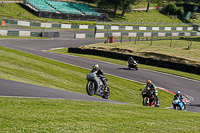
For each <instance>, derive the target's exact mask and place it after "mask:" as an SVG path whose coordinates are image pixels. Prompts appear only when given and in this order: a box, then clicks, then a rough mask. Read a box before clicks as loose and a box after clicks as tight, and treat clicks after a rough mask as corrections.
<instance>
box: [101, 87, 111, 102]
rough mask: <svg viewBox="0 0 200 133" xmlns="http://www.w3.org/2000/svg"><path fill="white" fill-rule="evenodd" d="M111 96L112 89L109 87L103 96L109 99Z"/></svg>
mask: <svg viewBox="0 0 200 133" xmlns="http://www.w3.org/2000/svg"><path fill="white" fill-rule="evenodd" d="M109 97H110V89H109V88H108V87H107V92H104V95H103V96H102V98H104V99H108V98H109Z"/></svg>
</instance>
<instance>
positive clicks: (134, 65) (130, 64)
mask: <svg viewBox="0 0 200 133" xmlns="http://www.w3.org/2000/svg"><path fill="white" fill-rule="evenodd" d="M127 66H128V68H129V69H135V70H138V67H137V62H136V61H134V62H129V61H128V63H127Z"/></svg>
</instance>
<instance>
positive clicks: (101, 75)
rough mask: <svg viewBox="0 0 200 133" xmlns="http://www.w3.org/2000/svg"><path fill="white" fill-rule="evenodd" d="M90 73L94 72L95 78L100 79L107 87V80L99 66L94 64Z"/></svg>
mask: <svg viewBox="0 0 200 133" xmlns="http://www.w3.org/2000/svg"><path fill="white" fill-rule="evenodd" d="M91 72H92V73H93V72H95V73H96V75H97V76H98V77H99V78H100V80H101V81H102V82H103V84H104V85H105V86H107V84H106V81H107V79H106V77H105V75H104V73H103V71H102V70H101V69H100V68H99V65H98V64H94V65H93V67H92V71H91ZM105 88H107V87H105Z"/></svg>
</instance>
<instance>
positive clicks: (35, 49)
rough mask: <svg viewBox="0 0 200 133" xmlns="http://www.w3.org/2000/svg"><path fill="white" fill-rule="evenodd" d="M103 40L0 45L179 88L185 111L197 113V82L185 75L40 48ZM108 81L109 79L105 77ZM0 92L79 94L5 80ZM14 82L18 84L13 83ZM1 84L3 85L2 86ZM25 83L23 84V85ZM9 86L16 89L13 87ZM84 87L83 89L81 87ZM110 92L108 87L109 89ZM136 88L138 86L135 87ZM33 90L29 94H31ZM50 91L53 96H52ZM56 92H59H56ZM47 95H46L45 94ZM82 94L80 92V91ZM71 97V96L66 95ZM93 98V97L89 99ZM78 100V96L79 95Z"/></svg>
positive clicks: (199, 107) (199, 87) (8, 41)
mask: <svg viewBox="0 0 200 133" xmlns="http://www.w3.org/2000/svg"><path fill="white" fill-rule="evenodd" d="M99 42H103V40H94V39H72V38H65V39H64V40H62V39H55V40H23V39H20V40H16V39H13V40H12V39H3V40H0V46H5V47H8V48H12V49H16V50H20V51H23V52H27V53H30V54H34V55H38V56H42V57H46V58H49V59H53V60H57V61H60V62H64V63H68V64H72V65H76V66H80V67H83V68H87V69H91V66H92V65H93V64H95V63H98V64H99V65H100V67H101V68H102V69H103V70H104V72H105V73H107V74H111V75H115V76H118V77H122V78H125V79H129V80H132V81H137V82H141V83H145V82H146V81H147V80H148V79H151V80H152V81H153V82H154V84H155V85H156V86H159V87H162V88H166V89H168V90H171V91H177V90H180V91H181V92H182V93H184V94H186V95H188V96H189V97H190V98H191V99H192V103H190V104H189V105H188V106H187V110H188V111H192V112H200V104H199V103H200V98H199V94H200V92H199V91H200V82H198V81H195V80H190V79H187V78H182V77H179V76H174V75H170V74H164V73H159V72H154V71H149V70H143V69H139V70H138V71H132V70H128V69H127V67H126V66H123V65H116V64H111V63H106V62H101V61H97V60H92V59H87V58H80V57H76V56H69V55H61V54H57V53H49V52H45V51H43V50H46V49H51V48H58V47H78V46H81V45H87V44H93V43H99ZM109 80H112V79H109ZM0 82H1V83H0V86H1V87H0V95H2V96H24V97H47V98H64V99H76V97H77V96H76V95H80V94H76V93H73V94H70V95H68V94H67V93H68V92H67V91H65V92H66V96H63V95H61V93H63V92H64V91H60V90H55V89H52V91H50V92H49V90H51V88H46V89H47V90H45V87H41V90H42V91H40V87H38V86H34V85H28V84H23V83H17V82H12V81H7V80H0ZM15 84H18V85H16V86H15ZM2 85H3V87H2ZM24 86H25V87H24ZM13 89H17V90H18V89H19V91H17V90H13ZM83 89H85V88H83ZM110 89H111V91H112V88H110ZM138 89H140V88H138ZM31 92H33V93H31ZM54 92H56V93H58V94H56V97H53V96H54V95H52V94H53V93H54ZM59 93H60V94H59ZM48 94H49V95H48ZM81 95H84V94H81ZM69 96H72V97H73V96H74V97H75V98H72V97H69ZM83 97H84V98H86V99H83V100H93V101H96V100H99V101H107V102H115V101H110V100H104V99H102V98H96V97H89V96H87V95H85V96H83ZM93 98H94V99H93ZM79 100H81V98H80V97H79Z"/></svg>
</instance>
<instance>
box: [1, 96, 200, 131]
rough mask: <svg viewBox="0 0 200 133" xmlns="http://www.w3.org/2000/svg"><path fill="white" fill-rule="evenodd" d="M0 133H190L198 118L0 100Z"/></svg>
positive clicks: (134, 109) (124, 108) (163, 112)
mask: <svg viewBox="0 0 200 133" xmlns="http://www.w3.org/2000/svg"><path fill="white" fill-rule="evenodd" d="M0 108H1V111H0V123H1V124H0V129H1V133H7V132H10V133H13V132H45V133H46V132H56V133H63V132H81V133H89V132H90V133H97V132H109V133H116V132H126V133H132V132H146V131H147V130H148V132H162V133H167V132H185V133H187V132H192V133H195V132H196V133H198V132H199V130H200V127H199V125H200V114H199V113H192V112H185V111H175V110H169V109H160V108H148V107H142V106H138V105H134V104H129V105H127V104H126V105H122V104H111V103H102V102H86V101H70V100H51V99H22V98H0Z"/></svg>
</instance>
